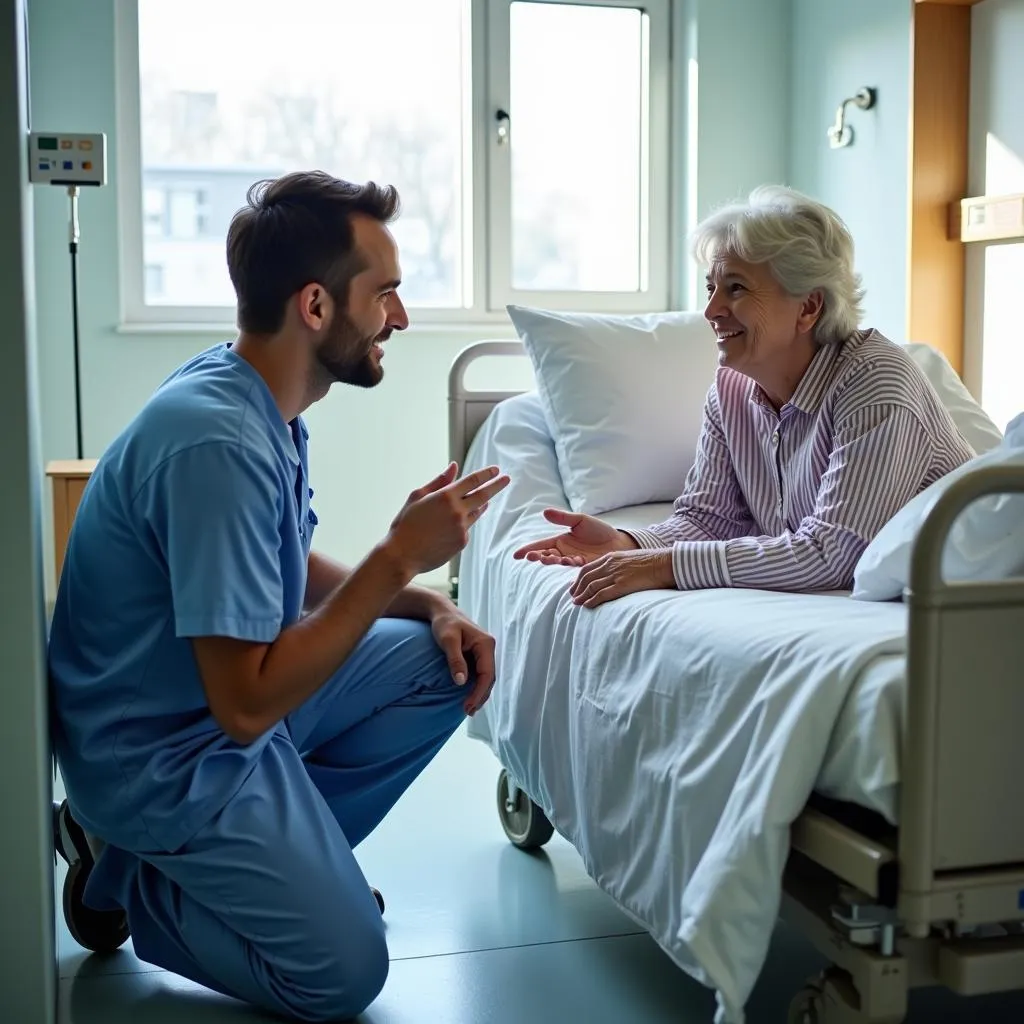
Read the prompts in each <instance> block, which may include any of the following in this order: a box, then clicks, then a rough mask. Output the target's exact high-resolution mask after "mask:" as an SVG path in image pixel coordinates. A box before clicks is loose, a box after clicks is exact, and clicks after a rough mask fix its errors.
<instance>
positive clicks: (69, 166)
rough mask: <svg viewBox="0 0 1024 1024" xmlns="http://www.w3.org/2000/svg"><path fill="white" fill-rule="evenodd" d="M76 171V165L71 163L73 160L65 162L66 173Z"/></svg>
mask: <svg viewBox="0 0 1024 1024" xmlns="http://www.w3.org/2000/svg"><path fill="white" fill-rule="evenodd" d="M74 169H75V165H74V162H73V161H71V160H65V161H64V170H65V171H73V170H74Z"/></svg>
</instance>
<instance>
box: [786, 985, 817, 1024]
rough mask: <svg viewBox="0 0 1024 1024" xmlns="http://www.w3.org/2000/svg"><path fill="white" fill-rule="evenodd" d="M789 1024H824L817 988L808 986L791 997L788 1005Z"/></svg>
mask: <svg viewBox="0 0 1024 1024" xmlns="http://www.w3.org/2000/svg"><path fill="white" fill-rule="evenodd" d="M789 1024H825V1018H824V1017H823V1016H822V1013H821V990H820V989H819V988H816V987H815V986H813V985H808V986H807V987H806V988H803V989H801V990H800V991H799V992H798V993H797V995H796V996H794V997H793V1001H792V1002H791V1003H790V1004H789Z"/></svg>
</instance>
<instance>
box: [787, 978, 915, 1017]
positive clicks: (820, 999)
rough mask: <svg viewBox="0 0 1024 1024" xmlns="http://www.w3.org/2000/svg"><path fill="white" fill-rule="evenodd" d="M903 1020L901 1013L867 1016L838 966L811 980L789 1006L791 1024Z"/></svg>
mask: <svg viewBox="0 0 1024 1024" xmlns="http://www.w3.org/2000/svg"><path fill="white" fill-rule="evenodd" d="M904 1019H905V1014H903V1013H900V1012H895V1013H885V1012H883V1013H880V1014H875V1015H870V1014H867V1013H865V1012H864V1011H863V1010H862V1009H861V1001H860V999H859V997H858V995H857V990H856V988H854V985H853V981H852V980H851V978H850V976H849V975H848V974H847V973H846V972H845V971H842V970H840V969H838V968H835V967H833V968H829V969H828V970H826V971H825V972H824V973H822V974H821V975H820V976H819V977H817V978H812V979H811V980H810V981H809V982H808V983H807V985H806V986H805V987H804V988H803V989H802V990H801V991H800V992H798V993H797V995H796V997H795V998H794V999H793V1001H792V1002H791V1003H790V1004H789V1024H901V1022H902V1021H903V1020H904Z"/></svg>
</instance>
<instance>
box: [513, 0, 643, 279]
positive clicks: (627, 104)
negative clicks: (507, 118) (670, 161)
mask: <svg viewBox="0 0 1024 1024" xmlns="http://www.w3.org/2000/svg"><path fill="white" fill-rule="evenodd" d="M510 40H511V42H510V54H509V56H510V62H511V82H510V101H511V110H510V114H511V138H512V264H513V270H512V275H513V287H514V288H520V289H544V290H554V291H577V290H582V291H622V292H632V291H638V290H639V289H640V287H641V242H642V232H641V224H642V210H641V202H642V199H643V197H644V191H643V190H644V180H645V174H644V173H643V163H644V160H645V146H644V136H645V121H644V119H645V116H646V96H645V95H644V93H645V90H646V87H647V59H648V55H647V53H646V16H645V15H644V14H643V13H642V12H641V11H639V10H633V9H629V8H616V7H586V6H578V5H570V4H553V3H527V2H518V0H517V2H515V3H513V4H512V5H511V24H510Z"/></svg>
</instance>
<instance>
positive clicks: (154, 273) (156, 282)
mask: <svg viewBox="0 0 1024 1024" xmlns="http://www.w3.org/2000/svg"><path fill="white" fill-rule="evenodd" d="M163 293H164V268H163V267H161V266H160V264H158V263H147V264H146V294H147V295H151V296H153V297H154V298H159V297H160V296H161V295H163Z"/></svg>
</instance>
